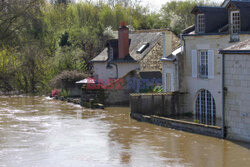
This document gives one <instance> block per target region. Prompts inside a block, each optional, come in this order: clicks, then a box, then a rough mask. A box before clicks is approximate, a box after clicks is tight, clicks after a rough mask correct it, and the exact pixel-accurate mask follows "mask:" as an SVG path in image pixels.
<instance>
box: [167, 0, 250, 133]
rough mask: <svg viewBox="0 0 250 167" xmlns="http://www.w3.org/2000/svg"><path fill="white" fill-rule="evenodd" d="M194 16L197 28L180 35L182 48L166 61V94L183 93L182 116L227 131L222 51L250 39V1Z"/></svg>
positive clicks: (232, 2) (226, 4) (198, 11)
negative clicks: (225, 128)
mask: <svg viewBox="0 0 250 167" xmlns="http://www.w3.org/2000/svg"><path fill="white" fill-rule="evenodd" d="M192 13H193V14H194V15H195V25H194V26H191V27H189V28H187V29H186V30H184V31H183V34H181V35H180V36H181V48H179V49H177V50H175V51H174V52H173V53H172V54H166V55H168V56H163V58H162V63H163V66H164V68H163V76H162V78H163V83H164V84H165V85H164V86H165V88H166V89H165V90H166V91H170V92H173V91H179V92H181V93H182V95H181V96H182V102H181V104H180V105H181V107H180V110H181V111H180V112H181V113H182V112H191V113H193V114H194V116H195V119H196V120H197V121H199V122H200V123H202V124H208V125H217V126H223V127H225V125H226V124H225V122H228V121H229V120H226V121H225V119H227V118H228V117H224V111H225V110H224V107H225V106H224V105H223V102H224V98H223V97H224V96H223V93H224V89H223V86H222V84H223V68H222V65H223V56H222V55H221V54H220V53H219V50H222V49H224V48H228V47H230V46H231V45H233V44H237V43H238V42H240V41H244V40H246V39H249V38H250V33H249V32H250V21H249V18H248V17H249V16H250V1H249V0H242V1H237V0H227V1H225V2H224V3H223V4H222V5H221V6H220V7H206V6H196V7H195V8H194V9H193V10H192ZM225 57H226V56H225ZM164 70H165V72H164ZM243 71H244V70H243ZM167 73H170V74H172V77H171V75H170V77H168V75H166V74H167ZM164 77H165V78H164ZM164 79H165V80H166V82H164ZM168 79H169V80H170V81H167V80H168ZM239 79H240V78H239ZM237 82H240V83H241V81H237ZM167 83H169V84H170V86H169V85H167ZM244 83H245V82H244ZM229 101H230V100H229ZM226 108H227V107H226ZM225 112H227V110H226V111H225ZM224 118H225V119H224ZM231 119H234V118H231ZM228 125H229V124H228ZM241 126H242V125H241ZM223 131H224V128H223ZM231 132H232V130H231V131H230V130H229V131H228V133H229V136H230V133H231ZM247 132H248V133H250V131H249V130H248V131H247Z"/></svg>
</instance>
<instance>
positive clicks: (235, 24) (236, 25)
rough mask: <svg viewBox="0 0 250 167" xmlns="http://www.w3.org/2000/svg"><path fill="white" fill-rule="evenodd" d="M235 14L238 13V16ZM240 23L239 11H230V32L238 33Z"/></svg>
mask: <svg viewBox="0 0 250 167" xmlns="http://www.w3.org/2000/svg"><path fill="white" fill-rule="evenodd" d="M235 14H238V16H235ZM237 18H238V19H237ZM240 25H241V20H240V11H231V33H232V34H239V33H240Z"/></svg>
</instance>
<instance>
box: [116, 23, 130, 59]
mask: <svg viewBox="0 0 250 167" xmlns="http://www.w3.org/2000/svg"><path fill="white" fill-rule="evenodd" d="M118 49H119V52H118V57H119V59H124V58H125V57H126V56H127V55H129V28H128V27H127V26H126V23H125V22H121V27H120V28H119V30H118Z"/></svg>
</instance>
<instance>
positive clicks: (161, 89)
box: [153, 86, 163, 93]
mask: <svg viewBox="0 0 250 167" xmlns="http://www.w3.org/2000/svg"><path fill="white" fill-rule="evenodd" d="M153 92H154V93H162V92H163V88H162V86H155V87H154V89H153Z"/></svg>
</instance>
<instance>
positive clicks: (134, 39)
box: [92, 31, 162, 62]
mask: <svg viewBox="0 0 250 167" xmlns="http://www.w3.org/2000/svg"><path fill="white" fill-rule="evenodd" d="M161 37H162V33H161V32H159V31H158V32H145V31H144V32H131V33H130V34H129V39H131V42H130V47H129V52H130V57H131V58H132V59H127V60H119V59H118V60H113V62H135V61H140V60H141V59H143V58H144V57H145V56H146V55H147V54H148V53H149V52H150V51H151V50H152V49H153V47H154V46H155V45H156V44H157V42H158V41H159V40H160V39H161ZM146 43H149V46H148V47H147V48H146V49H145V50H144V51H143V52H142V53H141V54H140V53H137V52H136V51H137V50H138V49H139V48H140V47H141V46H142V45H143V44H146ZM107 60H108V48H107V47H106V48H105V49H104V50H103V51H102V52H101V53H100V54H99V55H98V56H96V57H95V58H94V59H92V62H105V61H107Z"/></svg>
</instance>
